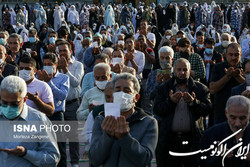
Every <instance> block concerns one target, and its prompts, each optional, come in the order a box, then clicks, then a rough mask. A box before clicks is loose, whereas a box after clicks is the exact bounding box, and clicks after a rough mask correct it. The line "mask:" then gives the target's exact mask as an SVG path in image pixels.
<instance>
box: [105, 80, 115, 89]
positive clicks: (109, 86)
mask: <svg viewBox="0 0 250 167" xmlns="http://www.w3.org/2000/svg"><path fill="white" fill-rule="evenodd" d="M113 87H114V86H113V83H112V81H109V82H108V83H107V84H106V86H105V89H107V88H111V90H113Z"/></svg>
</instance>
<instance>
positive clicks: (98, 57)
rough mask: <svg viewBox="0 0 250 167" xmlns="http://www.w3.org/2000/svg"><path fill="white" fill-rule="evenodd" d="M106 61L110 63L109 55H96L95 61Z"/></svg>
mask: <svg viewBox="0 0 250 167" xmlns="http://www.w3.org/2000/svg"><path fill="white" fill-rule="evenodd" d="M105 59H107V61H108V62H110V58H109V55H107V54H105V53H102V54H99V55H95V60H104V61H105Z"/></svg>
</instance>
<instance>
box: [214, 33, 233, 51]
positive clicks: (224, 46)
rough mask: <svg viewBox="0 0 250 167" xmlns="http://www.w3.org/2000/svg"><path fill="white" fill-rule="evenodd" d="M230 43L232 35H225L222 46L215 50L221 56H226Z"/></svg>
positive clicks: (222, 38) (222, 36) (222, 37)
mask: <svg viewBox="0 0 250 167" xmlns="http://www.w3.org/2000/svg"><path fill="white" fill-rule="evenodd" d="M230 43H231V35H230V34H228V33H223V34H222V35H221V45H219V46H217V47H215V50H216V51H217V52H219V53H220V54H222V55H224V53H225V52H226V49H227V47H228V45H229V44H230Z"/></svg>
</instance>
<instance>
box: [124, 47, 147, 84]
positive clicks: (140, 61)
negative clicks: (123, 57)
mask: <svg viewBox="0 0 250 167" xmlns="http://www.w3.org/2000/svg"><path fill="white" fill-rule="evenodd" d="M124 53H125V54H126V53H127V50H125V51H124ZM133 55H134V56H135V58H134V61H135V63H136V64H137V66H138V71H137V72H136V78H137V79H142V71H143V69H144V65H145V55H144V53H142V52H140V51H138V50H135V49H134V53H133ZM127 66H128V67H132V68H133V66H132V64H131V62H130V61H129V62H128V65H127Z"/></svg>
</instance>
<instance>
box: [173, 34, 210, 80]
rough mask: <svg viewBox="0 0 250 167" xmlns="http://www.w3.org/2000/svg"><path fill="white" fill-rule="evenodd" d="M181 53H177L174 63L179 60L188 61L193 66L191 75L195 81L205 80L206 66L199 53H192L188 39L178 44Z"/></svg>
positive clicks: (183, 39)
mask: <svg viewBox="0 0 250 167" xmlns="http://www.w3.org/2000/svg"><path fill="white" fill-rule="evenodd" d="M178 46H179V52H177V53H175V55H174V61H176V60H178V59H179V58H185V59H187V60H188V61H189V62H190V64H191V73H190V75H191V76H192V77H193V78H194V79H195V80H200V79H203V78H205V74H206V73H205V65H204V63H203V60H202V58H201V56H200V55H198V54H197V53H191V42H190V40H189V39H188V38H182V39H180V40H179V42H178Z"/></svg>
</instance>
